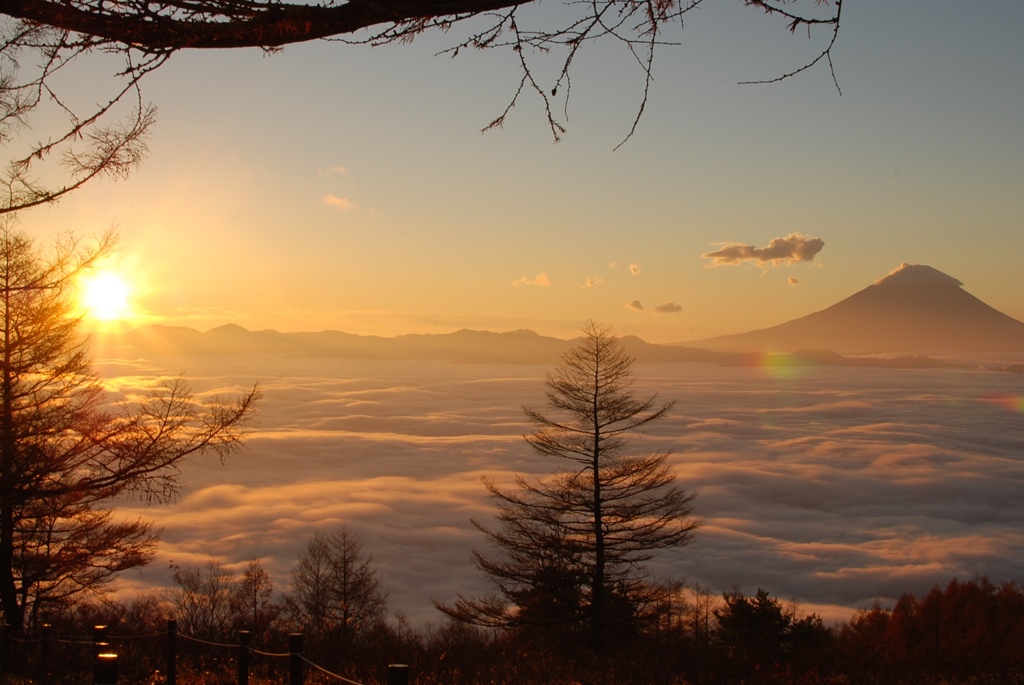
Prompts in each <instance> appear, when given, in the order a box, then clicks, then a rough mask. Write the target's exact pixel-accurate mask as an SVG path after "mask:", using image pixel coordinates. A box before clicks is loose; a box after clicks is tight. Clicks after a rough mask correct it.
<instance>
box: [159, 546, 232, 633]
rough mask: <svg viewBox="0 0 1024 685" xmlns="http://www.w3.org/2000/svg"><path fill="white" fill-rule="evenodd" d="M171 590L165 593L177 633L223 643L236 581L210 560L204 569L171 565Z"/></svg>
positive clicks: (227, 630)
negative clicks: (172, 582) (171, 608)
mask: <svg viewBox="0 0 1024 685" xmlns="http://www.w3.org/2000/svg"><path fill="white" fill-rule="evenodd" d="M171 568H173V569H174V574H173V576H172V577H173V578H174V584H175V587H173V588H171V589H170V590H169V591H168V599H169V600H170V602H171V605H172V606H173V607H174V613H175V617H176V618H177V621H178V626H179V627H180V628H181V630H182V631H183V632H184V633H185V634H186V635H188V636H190V637H196V638H199V639H201V640H224V639H226V638H227V637H229V635H228V633H229V632H230V630H231V616H232V597H233V596H234V594H235V591H236V589H237V585H238V584H237V581H236V580H235V578H234V577H233V576H232V574H231V572H230V571H228V570H227V569H226V568H224V566H223V565H222V564H221V563H220V562H218V561H215V560H213V559H211V560H209V561H207V562H206V564H205V565H204V566H179V565H177V564H172V565H171Z"/></svg>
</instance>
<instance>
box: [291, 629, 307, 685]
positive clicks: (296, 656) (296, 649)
mask: <svg viewBox="0 0 1024 685" xmlns="http://www.w3.org/2000/svg"><path fill="white" fill-rule="evenodd" d="M302 650H303V647H302V633H292V634H291V635H289V636H288V652H289V662H290V664H289V665H290V668H289V679H288V682H289V685H304V683H305V670H306V669H305V668H304V665H303V663H302Z"/></svg>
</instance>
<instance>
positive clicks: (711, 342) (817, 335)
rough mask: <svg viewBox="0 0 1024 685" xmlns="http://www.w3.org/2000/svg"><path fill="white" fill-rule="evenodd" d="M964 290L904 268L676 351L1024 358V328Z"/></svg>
mask: <svg viewBox="0 0 1024 685" xmlns="http://www.w3.org/2000/svg"><path fill="white" fill-rule="evenodd" d="M962 286H963V283H961V282H960V281H958V280H957V279H955V278H953V277H952V276H949V275H947V274H944V273H942V272H941V271H939V270H938V269H934V268H932V267H930V266H925V265H923V264H907V263H903V264H901V265H900V266H899V268H897V269H896V270H895V271H893V272H892V273H890V274H889V275H888V276H885V277H884V278H881V279H879V280H878V281H876V282H875V283H874V284H872V285H870V286H868V287H867V288H865V289H864V290H861V291H860V292H858V293H855V294H853V295H851V296H850V297H847V298H846V299H845V300H842V301H841V302H837V303H836V304H834V305H832V306H831V307H829V308H828V309H823V310H821V311H819V312H814V313H813V314H808V315H807V316H803V317H801V318H799V319H794V320H792V321H787V322H786V323H783V324H779V325H778V326H773V327H771V328H764V329H760V330H756V331H750V332H748V333H739V334H736V335H726V336H720V337H717V338H706V339H703V340H691V341H688V342H686V343H681V344H685V345H688V346H695V347H704V348H708V349H712V350H719V351H724V350H732V351H744V352H754V351H763V352H784V353H791V352H795V351H797V350H800V349H805V348H815V349H829V350H838V351H840V352H844V353H865V354H887V353H913V352H972V353H978V352H1001V353H1007V352H1009V353H1022V354H1024V323H1022V322H1020V321H1018V320H1016V319H1014V318H1012V317H1010V316H1007V315H1006V314H1003V313H1002V312H1000V311H998V310H997V309H994V308H992V307H990V306H989V305H987V304H985V303H984V302H982V301H981V300H979V299H978V298H976V297H975V296H974V295H971V294H970V293H969V292H967V291H966V290H964V289H963V287H962Z"/></svg>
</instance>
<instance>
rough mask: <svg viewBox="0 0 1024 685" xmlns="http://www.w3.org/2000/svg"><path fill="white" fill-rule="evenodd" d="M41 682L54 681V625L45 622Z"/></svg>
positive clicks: (46, 683) (40, 664)
mask: <svg viewBox="0 0 1024 685" xmlns="http://www.w3.org/2000/svg"><path fill="white" fill-rule="evenodd" d="M38 678H39V682H40V683H41V684H42V685H50V683H51V682H53V626H52V625H50V624H49V623H44V624H43V644H42V649H41V650H40V652H39V673H38Z"/></svg>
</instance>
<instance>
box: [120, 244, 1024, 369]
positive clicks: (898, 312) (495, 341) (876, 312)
mask: <svg viewBox="0 0 1024 685" xmlns="http://www.w3.org/2000/svg"><path fill="white" fill-rule="evenodd" d="M962 285H963V284H962V283H961V282H960V281H959V280H957V279H955V278H953V277H952V276H948V275H946V274H944V273H942V272H941V271H938V270H937V269H933V268H932V267H930V266H924V265H920V264H905V263H904V264H902V265H901V266H900V267H899V268H898V269H896V270H895V271H893V272H892V273H890V274H889V275H888V276H885V277H884V278H881V279H879V280H878V281H876V282H875V283H874V284H873V285H870V286H868V287H867V288H865V289H864V290H861V291H860V292H857V293H855V294H853V295H851V296H850V297H848V298H846V299H844V300H842V301H841V302H838V303H836V304H834V305H832V306H831V307H829V308H827V309H824V310H822V311H820V312H815V313H813V314H808V315H807V316H804V317H801V318H799V319H794V320H792V321H788V322H786V323H783V324H780V325H778V326H774V327H771V328H765V329H761V330H757V331H751V332H749V333H740V334H737V335H729V336H722V337H718V338H707V339H704V340H696V341H692V342H689V343H679V344H675V345H657V344H653V343H648V342H646V341H644V340H642V339H640V338H638V337H636V336H633V335H626V336H623V337H622V338H621V340H622V345H623V346H624V347H625V349H626V351H627V352H628V353H629V354H630V355H631V356H633V358H634V359H636V360H637V361H638V362H642V363H658V362H662V363H668V362H674V363H685V362H691V363H692V362H700V363H707V364H719V365H727V366H761V365H771V366H882V367H900V368H909V367H914V368H918V367H931V366H940V365H943V362H939V361H937V360H936V359H934V358H933V357H931V356H928V355H926V354H923V353H924V352H927V351H938V352H949V351H953V352H966V353H977V352H985V353H990V352H995V353H1011V354H1013V355H1020V356H1021V357H1024V323H1022V322H1020V321H1017V320H1016V319H1013V318H1011V317H1009V316H1007V315H1005V314H1003V313H1002V312H999V311H997V310H995V309H993V308H992V307H990V306H988V305H987V304H985V303H984V302H982V301H981V300H979V299H978V298H976V297H974V296H973V295H971V294H970V293H968V292H967V291H965V290H963V289H962ZM575 342H576V341H575V340H562V339H560V338H553V337H549V336H543V335H539V334H537V333H535V332H533V331H530V330H516V331H508V332H505V333H492V332H489V331H475V330H469V329H463V330H460V331H455V332H453V333H431V334H409V335H399V336H395V337H393V338H385V337H381V336H373V335H355V334H352V333H343V332H340V331H320V332H316V333H281V332H279V331H274V330H263V331H250V330H247V329H245V328H242V327H241V326H237V325H234V324H228V325H225V326H220V327H218V328H214V329H211V330H209V331H206V332H205V333H202V332H199V331H197V330H194V329H192V328H183V327H175V326H161V325H149V326H143V327H141V328H138V329H136V330H133V331H130V332H128V333H124V334H122V335H121V336H120V337H119V338H118V339H117V340H116V341H115V342H114V346H113V347H112V348H108V352H110V353H113V354H116V355H119V356H138V357H151V356H210V355H247V354H282V355H291V356H299V357H343V358H357V359H375V360H394V361H399V360H412V361H428V360H429V361H450V362H458V363H479V364H485V363H493V364H545V365H552V364H555V363H557V362H558V360H559V358H560V356H561V355H562V354H563V353H564V352H565V351H566V350H567V349H569V347H570V346H571V345H573V344H574V343H575ZM848 354H855V355H857V356H852V357H851V356H844V355H848ZM1007 368H1008V367H1007Z"/></svg>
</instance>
